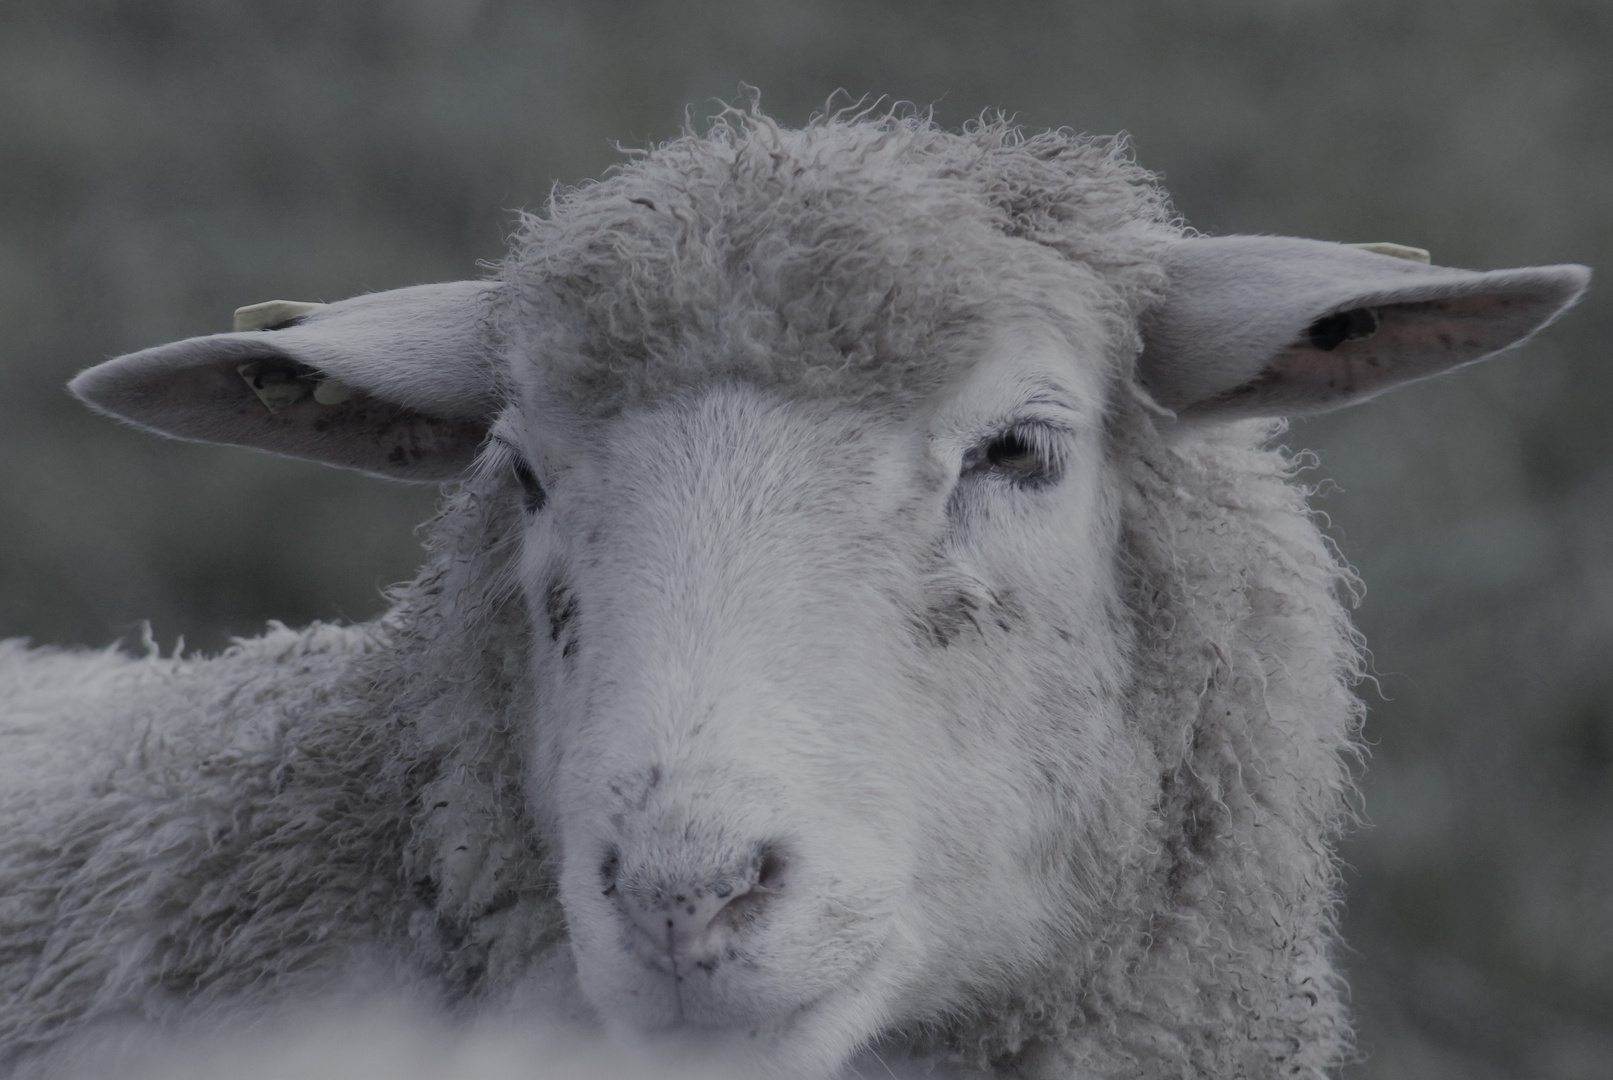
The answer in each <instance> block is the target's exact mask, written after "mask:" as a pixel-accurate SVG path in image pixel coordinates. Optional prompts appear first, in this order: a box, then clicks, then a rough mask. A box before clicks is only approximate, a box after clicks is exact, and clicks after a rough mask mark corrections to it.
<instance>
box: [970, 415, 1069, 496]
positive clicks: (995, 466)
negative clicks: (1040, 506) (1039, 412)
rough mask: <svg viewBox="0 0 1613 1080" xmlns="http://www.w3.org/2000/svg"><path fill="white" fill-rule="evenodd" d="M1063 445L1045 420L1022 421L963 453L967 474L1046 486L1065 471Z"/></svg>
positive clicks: (1023, 484) (1033, 486) (1032, 486)
mask: <svg viewBox="0 0 1613 1080" xmlns="http://www.w3.org/2000/svg"><path fill="white" fill-rule="evenodd" d="M1063 464H1064V463H1063V454H1062V445H1061V443H1060V441H1059V439H1058V438H1057V437H1056V432H1055V431H1054V429H1053V428H1051V427H1049V426H1048V425H1046V424H1040V423H1033V422H1021V423H1017V424H1013V425H1010V426H1009V427H1007V428H1004V429H1003V430H1001V431H999V432H997V434H995V435H993V436H992V437H991V438H990V439H987V440H985V441H984V442H981V443H979V444H978V445H976V446H975V447H974V448H972V449H971V450H970V451H969V452H968V453H967V454H965V455H964V457H963V474H964V475H965V476H970V475H979V476H998V477H1001V478H1003V479H1005V480H1007V481H1008V482H1010V483H1012V484H1014V485H1015V486H1017V487H1026V488H1036V487H1045V486H1046V485H1048V484H1051V483H1053V482H1055V481H1056V480H1058V478H1059V475H1060V474H1061V473H1062V472H1063Z"/></svg>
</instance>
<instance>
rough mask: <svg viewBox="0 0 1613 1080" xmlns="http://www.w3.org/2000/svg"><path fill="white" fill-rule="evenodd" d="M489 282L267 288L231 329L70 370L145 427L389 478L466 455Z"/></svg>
mask: <svg viewBox="0 0 1613 1080" xmlns="http://www.w3.org/2000/svg"><path fill="white" fill-rule="evenodd" d="M495 288H496V286H495V285H493V284H492V283H489V282H481V281H456V282H450V283H447V284H442V285H418V286H415V287H413V288H408V289H394V290H392V291H391V292H380V293H370V294H368V295H366V296H356V297H353V298H352V299H350V300H342V301H339V302H337V303H334V304H304V303H293V302H290V301H285V300H272V301H269V302H267V303H264V304H254V305H252V306H251V307H246V308H241V309H240V310H238V311H237V312H236V321H235V332H234V333H229V334H212V335H209V336H207V337H195V338H190V339H188V340H185V341H178V342H174V343H173V344H171V345H159V346H157V347H156V348H152V349H145V350H143V351H141V352H137V353H130V354H129V355H128V356H120V357H118V358H117V359H115V360H108V361H107V362H106V363H104V364H100V365H98V366H96V367H93V368H90V369H89V370H88V371H85V372H83V373H81V374H80V375H79V376H78V377H77V378H76V379H74V380H73V381H72V383H70V384H69V386H70V389H71V390H72V391H73V393H75V394H77V395H78V396H79V397H80V398H82V399H83V400H84V401H85V402H87V403H88V404H89V405H91V406H92V407H93V408H95V409H98V410H99V411H101V412H104V413H108V414H110V415H112V416H116V417H119V418H121V419H124V420H128V421H130V422H132V423H134V424H136V425H138V426H140V427H143V428H146V429H147V430H150V431H156V432H159V433H161V434H164V435H172V436H175V437H177V438H181V439H196V440H199V441H202V442H218V443H234V444H236V445H238V446H251V447H256V448H258V449H260V450H268V451H271V452H273V453H277V454H285V455H287V456H288V457H299V458H307V459H309V460H312V461H322V462H325V463H326V464H329V465H340V466H343V467H346V468H350V469H360V470H362V471H364V472H369V473H375V474H377V475H381V476H388V477H392V478H394V479H399V480H422V481H432V480H446V479H451V478H453V477H455V476H458V475H459V474H460V473H461V472H463V471H464V469H465V468H466V466H468V465H469V464H470V462H471V461H472V459H473V458H474V457H475V455H476V451H477V448H478V447H479V446H480V445H481V443H482V441H483V439H484V438H485V437H486V434H487V428H488V425H489V424H491V423H492V420H493V418H494V416H495V415H496V413H497V411H498V408H499V403H500V400H501V395H500V378H499V366H498V359H497V351H496V349H495V348H494V344H493V341H492V333H491V331H490V329H489V326H490V321H491V313H490V307H491V301H492V297H493V294H494V290H495Z"/></svg>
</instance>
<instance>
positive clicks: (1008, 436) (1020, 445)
mask: <svg viewBox="0 0 1613 1080" xmlns="http://www.w3.org/2000/svg"><path fill="white" fill-rule="evenodd" d="M986 461H987V462H989V463H990V464H991V467H992V468H993V469H1000V470H1002V471H1004V472H1027V471H1031V470H1034V469H1036V468H1038V467H1039V466H1040V465H1041V463H1042V462H1041V457H1040V456H1039V455H1038V454H1037V453H1036V447H1034V446H1032V445H1031V444H1030V443H1029V442H1027V441H1026V439H1025V437H1024V436H1023V435H1021V434H1020V433H1019V432H1017V431H1009V432H1005V433H1003V434H1002V435H999V436H997V437H996V438H995V439H993V440H991V442H990V443H988V444H987V445H986Z"/></svg>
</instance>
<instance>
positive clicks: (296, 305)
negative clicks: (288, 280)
mask: <svg viewBox="0 0 1613 1080" xmlns="http://www.w3.org/2000/svg"><path fill="white" fill-rule="evenodd" d="M324 306H325V305H324V304H310V303H307V302H305V301H302V300H265V301H264V302H263V303H261V304H248V305H247V306H246V307H238V308H236V309H235V332H236V333H237V334H239V333H241V332H243V331H246V330H267V329H268V328H269V327H271V326H279V325H280V324H281V323H283V322H290V321H291V320H292V319H295V318H296V317H297V316H298V315H306V314H308V313H309V312H310V311H312V310H314V309H315V308H322V307H324Z"/></svg>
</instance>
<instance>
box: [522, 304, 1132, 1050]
mask: <svg viewBox="0 0 1613 1080" xmlns="http://www.w3.org/2000/svg"><path fill="white" fill-rule="evenodd" d="M981 340H982V342H983V344H977V345H976V346H975V348H976V350H977V352H978V354H979V358H978V360H977V361H976V362H975V363H973V364H972V365H967V366H965V367H964V368H963V371H964V372H965V374H964V376H963V377H962V378H961V380H960V381H959V382H957V383H956V384H955V385H953V386H950V387H946V388H944V390H943V391H942V392H941V393H939V394H937V395H935V396H934V397H933V398H932V399H930V400H929V401H927V402H923V403H920V404H919V405H918V406H911V405H910V406H907V407H905V408H896V407H890V406H883V407H882V406H881V405H880V404H878V403H874V404H870V405H868V406H865V407H863V408H860V409H857V410H848V409H847V408H846V407H845V405H844V404H843V403H839V404H836V405H834V406H833V407H830V406H828V405H826V404H823V403H819V402H813V401H810V400H795V401H791V400H783V399H781V398H779V397H776V396H773V395H769V394H766V393H763V392H759V391H756V390H753V389H748V388H741V387H736V386H732V385H718V386H714V387H710V388H707V389H704V390H701V391H698V392H690V393H687V394H684V395H680V396H676V397H673V398H671V399H669V400H666V401H663V402H661V403H659V404H657V405H655V406H652V407H648V408H643V409H638V410H632V411H630V412H629V413H626V414H624V415H621V416H618V417H616V418H614V419H612V420H606V421H599V422H596V423H593V424H591V425H587V427H588V428H589V430H588V431H587V433H586V436H585V437H584V438H582V439H581V441H580V442H577V443H576V444H575V445H578V446H580V447H583V448H584V449H583V450H581V451H580V452H577V453H574V454H570V455H568V456H567V457H566V459H565V460H564V461H563V462H556V461H554V460H553V458H554V456H555V455H554V452H553V450H552V449H550V450H548V452H547V453H546V455H545V460H546V461H548V463H549V467H548V468H547V469H546V470H545V473H546V476H545V488H546V491H547V501H546V505H545V506H544V507H543V508H542V509H541V510H540V511H538V512H537V513H535V514H534V515H533V517H532V521H531V524H530V526H529V530H528V535H527V540H526V555H525V559H524V562H523V568H522V578H523V584H524V586H525V588H526V590H527V595H528V598H529V602H530V605H531V608H532V610H533V611H534V613H535V618H536V620H537V626H536V633H535V638H536V640H537V641H538V642H539V647H538V649H537V656H536V658H535V661H534V663H535V665H536V669H537V670H536V679H535V682H536V685H538V686H539V687H541V688H543V689H542V691H541V697H540V700H539V701H538V703H537V715H538V716H540V717H541V718H542V719H541V722H540V725H539V727H538V728H537V730H536V731H535V732H534V737H533V755H532V757H533V760H534V762H535V763H536V764H535V769H536V773H535V776H534V781H533V794H534V800H535V802H536V803H537V804H538V807H539V811H540V813H542V814H544V815H545V816H548V817H551V818H552V819H553V820H554V821H555V823H556V825H557V831H558V832H559V834H560V835H561V837H562V849H563V866H562V874H561V887H562V897H563V900H564V903H565V905H566V911H567V917H568V922H569V924H570V929H571V934H572V940H573V946H574V949H575V953H576V956H577V961H578V966H579V973H580V976H581V981H582V985H583V988H584V990H585V992H586V993H587V994H588V996H589V997H590V999H591V1000H592V1001H593V1003H594V1004H595V1005H596V1006H597V1007H598V1008H599V1010H600V1011H601V1012H602V1014H604V1015H605V1016H606V1017H607V1018H608V1019H609V1020H610V1021H612V1022H614V1023H615V1024H616V1025H617V1026H619V1027H622V1028H626V1029H629V1030H632V1031H637V1032H651V1031H660V1032H672V1033H675V1034H674V1036H673V1037H675V1038H677V1039H690V1038H693V1039H696V1040H710V1039H719V1040H729V1039H732V1040H734V1041H736V1042H737V1043H743V1044H748V1046H749V1047H750V1048H752V1049H754V1050H755V1051H757V1052H758V1053H760V1055H761V1056H762V1058H763V1059H764V1060H765V1061H767V1062H768V1063H769V1064H770V1065H772V1066H774V1067H778V1066H785V1067H787V1068H790V1069H819V1070H822V1069H833V1068H835V1067H837V1066H838V1065H839V1064H840V1063H841V1062H842V1061H843V1060H845V1058H846V1057H847V1056H848V1055H850V1054H851V1053H853V1052H855V1051H856V1050H857V1049H858V1048H859V1047H860V1046H861V1045H862V1044H863V1043H864V1042H866V1041H867V1040H868V1039H869V1038H871V1037H872V1036H874V1035H875V1034H876V1033H877V1032H879V1031H880V1030H882V1029H885V1028H889V1027H891V1026H901V1025H903V1024H911V1023H914V1022H920V1021H924V1020H928V1019H933V1018H935V1017H938V1016H940V1015H942V1014H944V1013H946V1012H947V1011H949V1010H956V1009H960V1008H965V1009H966V1008H969V1007H971V1006H972V1005H974V1004H976V1003H978V1001H979V1000H980V998H981V994H982V988H983V987H984V988H987V990H988V992H989V989H990V988H993V987H998V986H1002V985H1004V984H1005V981H1006V980H1011V979H1012V978H1013V977H1014V974H1015V973H1016V972H1024V971H1027V970H1036V969H1038V968H1039V966H1041V965H1043V964H1046V963H1047V962H1049V960H1050V959H1052V957H1053V955H1054V954H1056V953H1057V952H1059V951H1060V950H1063V949H1065V948H1066V942H1065V939H1066V938H1067V937H1068V935H1069V934H1070V932H1071V930H1072V929H1074V930H1078V929H1079V924H1080V923H1081V922H1082V921H1083V913H1085V912H1087V911H1089V910H1090V909H1091V908H1092V906H1093V905H1095V904H1097V903H1098V902H1100V900H1101V897H1102V892H1103V877H1104V872H1105V870H1104V867H1105V864H1106V863H1107V862H1108V861H1109V859H1108V857H1106V856H1102V855H1101V854H1099V852H1100V851H1101V849H1102V844H1101V839H1102V837H1104V836H1106V835H1108V834H1110V833H1112V832H1113V830H1114V828H1115V818H1116V815H1117V813H1118V814H1120V816H1126V815H1125V814H1124V813H1123V811H1124V808H1125V800H1124V799H1120V798H1118V797H1117V796H1115V794H1114V792H1113V790H1112V789H1113V788H1114V786H1115V785H1116V783H1117V781H1118V779H1119V777H1120V776H1121V775H1122V774H1123V773H1125V772H1126V771H1127V762H1128V761H1129V754H1128V752H1127V750H1126V748H1125V746H1124V740H1123V739H1122V738H1121V736H1120V734H1119V727H1118V723H1117V708H1118V707H1117V705H1116V703H1115V699H1116V694H1117V687H1118V685H1119V683H1120V678H1119V665H1120V651H1121V645H1120V643H1119V642H1118V641H1117V639H1116V634H1115V629H1114V627H1113V626H1112V625H1110V622H1111V616H1112V613H1113V606H1114V594H1115V583H1114V582H1113V581H1112V580H1111V577H1110V574H1109V571H1108V569H1107V567H1108V566H1109V564H1110V562H1111V559H1112V552H1113V548H1114V543H1115V540H1114V527H1115V525H1114V514H1113V510H1112V505H1111V503H1112V496H1111V493H1110V492H1109V491H1108V484H1109V483H1110V481H1109V480H1108V478H1107V472H1106V469H1105V462H1104V445H1103V430H1102V421H1101V417H1102V410H1103V389H1104V387H1103V371H1104V367H1105V365H1104V362H1103V359H1102V357H1101V353H1099V352H1098V351H1097V350H1096V349H1091V350H1089V351H1090V353H1091V354H1090V355H1081V354H1078V353H1077V352H1076V348H1075V346H1073V345H1072V344H1071V342H1070V340H1069V339H1068V336H1067V335H1065V334H1060V333H1056V332H1054V331H1053V330H1052V329H1051V328H1050V327H1037V326H1034V325H1033V326H1030V327H1022V328H1019V329H1016V330H1013V331H1002V332H998V333H996V334H994V335H988V336H986V337H984V338H983V339H981ZM574 434H576V432H574ZM1005 448H1006V450H1007V451H1012V453H1007V452H1005ZM1027 638H1032V639H1035V642H1034V645H1032V646H1029V647H1027V645H1026V644H1025V640H1026V639H1027ZM724 890H727V891H726V892H724ZM1072 890H1073V895H1074V897H1075V901H1076V902H1075V904H1074V905H1073V906H1072ZM719 893H721V894H722V895H720V896H719V895H718V894H719ZM680 898H681V899H680ZM680 905H682V907H683V908H684V909H686V912H687V913H689V914H690V917H691V918H693V915H692V913H693V911H694V909H695V907H700V908H701V915H700V916H699V918H698V919H696V920H695V921H696V922H698V923H699V924H700V926H703V927H705V929H704V930H702V931H701V932H700V933H699V934H693V932H692V931H691V932H690V933H688V934H686V933H685V930H686V927H685V926H684V922H685V921H687V920H685V919H684V916H682V915H679V914H677V912H678V910H679V908H680ZM708 909H710V910H716V911H717V914H716V916H715V918H713V919H712V920H711V922H710V924H709V926H708V925H707V924H705V922H704V920H705V913H706V912H707V911H708ZM663 916H665V921H664V922H663V921H662V920H663ZM674 921H677V922H678V925H677V926H674V925H673V922H674ZM663 925H664V926H665V931H664V936H663V931H662V929H661V928H662V927H663ZM691 935H693V936H691ZM691 1033H694V1034H691Z"/></svg>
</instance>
